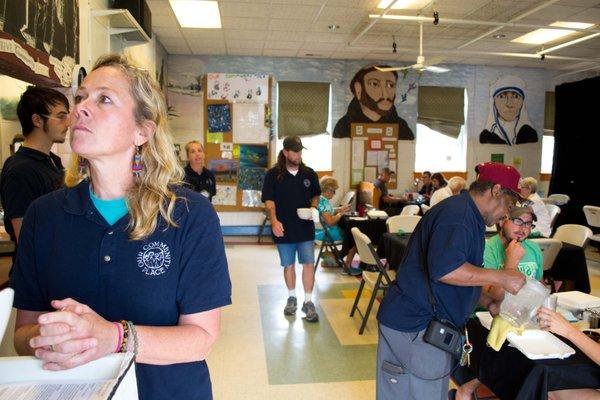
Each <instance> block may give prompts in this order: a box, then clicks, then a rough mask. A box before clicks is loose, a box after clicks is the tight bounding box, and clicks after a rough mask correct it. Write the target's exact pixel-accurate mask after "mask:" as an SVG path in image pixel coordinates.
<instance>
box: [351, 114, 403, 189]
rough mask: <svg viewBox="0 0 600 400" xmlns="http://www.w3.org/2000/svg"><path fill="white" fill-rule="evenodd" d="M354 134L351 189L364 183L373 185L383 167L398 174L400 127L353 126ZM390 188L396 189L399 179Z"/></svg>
mask: <svg viewBox="0 0 600 400" xmlns="http://www.w3.org/2000/svg"><path fill="white" fill-rule="evenodd" d="M350 133H351V137H352V148H351V157H350V171H351V173H350V187H356V185H357V184H358V183H360V182H361V181H368V182H373V181H374V180H375V179H377V175H378V174H379V171H380V170H381V169H382V168H386V167H387V168H389V169H390V170H392V171H394V172H397V171H396V170H397V168H398V124H375V123H352V124H350ZM387 187H388V189H396V187H397V181H396V177H395V176H392V177H391V179H390V181H389V182H388V184H387Z"/></svg>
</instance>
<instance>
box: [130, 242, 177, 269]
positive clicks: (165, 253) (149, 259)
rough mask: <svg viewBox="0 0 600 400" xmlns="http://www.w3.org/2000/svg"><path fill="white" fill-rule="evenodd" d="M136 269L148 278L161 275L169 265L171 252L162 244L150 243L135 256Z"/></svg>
mask: <svg viewBox="0 0 600 400" xmlns="http://www.w3.org/2000/svg"><path fill="white" fill-rule="evenodd" d="M137 263H138V267H140V268H141V269H142V272H143V273H144V274H146V275H150V276H158V275H162V274H164V273H165V272H167V270H168V269H169V266H170V265H171V251H169V246H167V245H166V244H164V243H163V242H152V243H149V244H147V245H145V246H144V247H143V248H142V251H140V252H139V253H138V255H137Z"/></svg>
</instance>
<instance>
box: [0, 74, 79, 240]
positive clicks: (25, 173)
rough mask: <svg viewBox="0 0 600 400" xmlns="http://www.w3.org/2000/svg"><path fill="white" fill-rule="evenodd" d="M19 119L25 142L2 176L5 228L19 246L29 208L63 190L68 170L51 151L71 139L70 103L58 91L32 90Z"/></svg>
mask: <svg viewBox="0 0 600 400" xmlns="http://www.w3.org/2000/svg"><path fill="white" fill-rule="evenodd" d="M17 115H18V116H19V121H20V122H21V129H22V131H23V136H25V141H24V142H23V145H22V146H21V147H20V148H19V150H18V151H17V152H16V153H15V154H14V155H12V156H10V157H8V158H7V159H6V161H5V162H4V167H3V168H2V174H1V175H0V197H1V199H2V206H3V207H4V226H5V227H6V232H7V233H8V234H9V235H10V238H11V240H12V241H14V242H15V243H18V240H19V233H20V231H21V224H22V222H23V216H24V215H25V211H27V207H29V205H30V204H31V203H32V202H33V201H34V200H35V199H37V198H38V197H40V196H43V195H45V194H46V193H50V192H52V191H54V190H56V189H58V188H59V187H60V186H62V183H63V178H64V171H63V170H64V168H63V165H62V163H61V160H60V157H58V156H57V155H56V154H54V153H52V152H51V151H50V149H51V148H52V145H53V144H54V143H64V141H65V139H66V137H67V131H68V129H69V101H68V100H67V98H66V97H65V95H63V94H62V93H60V92H58V91H56V90H54V89H50V88H45V87H36V86H29V87H28V88H27V90H25V92H24V93H23V95H22V96H21V99H20V100H19V104H18V105H17Z"/></svg>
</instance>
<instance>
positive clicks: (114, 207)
mask: <svg viewBox="0 0 600 400" xmlns="http://www.w3.org/2000/svg"><path fill="white" fill-rule="evenodd" d="M90 197H91V198H92V203H94V206H95V207H96V209H97V210H98V212H99V213H100V215H102V216H103V217H104V219H105V220H106V222H108V224H109V225H113V224H114V223H115V222H117V221H118V220H120V219H121V218H122V217H123V216H125V215H127V212H128V210H127V201H125V197H121V198H119V199H114V200H103V199H101V198H99V197H98V196H96V195H95V194H94V192H92V188H91V187H90Z"/></svg>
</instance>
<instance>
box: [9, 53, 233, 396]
mask: <svg viewBox="0 0 600 400" xmlns="http://www.w3.org/2000/svg"><path fill="white" fill-rule="evenodd" d="M71 147H72V150H73V159H72V163H71V165H70V167H69V168H68V170H67V174H66V183H67V188H64V189H61V190H59V191H56V192H53V193H51V194H49V195H47V196H44V197H42V198H40V199H38V200H37V201H35V202H34V203H33V204H32V205H31V206H30V207H29V209H28V211H27V214H26V215H25V219H24V222H23V228H22V231H21V241H20V243H19V247H20V248H19V254H18V255H17V260H16V264H15V268H14V272H13V275H12V277H11V286H12V287H13V288H14V289H15V301H14V304H15V307H16V308H17V309H18V310H17V322H16V329H15V348H16V349H17V352H18V353H19V354H23V355H25V354H31V355H35V356H36V357H38V358H39V359H41V360H42V361H43V366H44V368H45V369H48V370H61V369H68V368H73V367H76V366H79V365H82V364H85V363H88V362H90V361H92V360H95V359H98V358H100V357H103V356H105V355H108V354H111V353H115V352H126V351H127V352H133V353H134V354H135V357H136V358H135V361H136V365H135V370H136V375H137V381H138V393H139V398H140V399H169V398H171V399H184V398H185V399H207V398H208V399H209V398H212V394H211V384H210V377H209V373H208V368H207V365H206V362H205V359H206V356H207V354H208V352H209V351H210V349H211V347H212V345H213V344H214V342H215V340H216V339H217V336H218V333H219V318H220V308H221V307H223V306H225V305H228V304H230V303H231V283H230V280H229V273H228V270H227V261H226V258H225V253H224V247H223V241H222V236H221V233H220V227H219V221H218V218H217V216H216V214H215V212H214V210H213V207H212V206H211V205H210V203H209V202H208V200H207V199H206V198H204V197H203V196H202V195H200V194H198V193H195V192H192V191H190V190H188V189H185V188H183V187H182V186H181V179H182V177H183V171H182V169H181V167H180V166H179V164H178V161H177V158H176V156H175V154H174V152H173V144H172V142H171V139H170V135H169V132H168V129H167V119H166V106H165V103H164V99H163V97H162V95H161V93H160V90H159V89H158V87H157V85H156V84H155V82H154V81H153V80H152V79H151V78H150V76H149V74H148V73H147V72H146V71H143V70H141V69H138V68H136V67H134V66H133V65H132V64H130V62H129V61H128V60H127V59H126V58H125V57H124V56H120V55H109V56H105V57H103V58H101V59H100V60H98V62H97V63H96V65H95V66H94V68H93V70H92V72H91V73H90V74H89V75H88V76H87V77H86V78H85V80H84V82H83V84H82V86H81V87H80V88H79V89H78V90H77V94H76V96H75V106H74V108H73V111H72V113H71Z"/></svg>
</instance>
